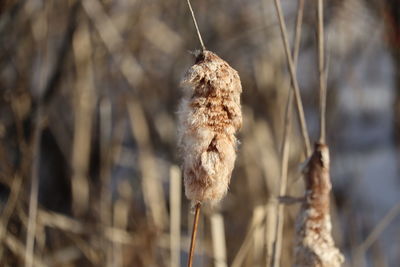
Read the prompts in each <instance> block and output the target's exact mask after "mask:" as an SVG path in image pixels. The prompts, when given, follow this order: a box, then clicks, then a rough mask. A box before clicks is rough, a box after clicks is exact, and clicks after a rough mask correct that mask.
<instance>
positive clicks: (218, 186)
mask: <svg viewBox="0 0 400 267" xmlns="http://www.w3.org/2000/svg"><path fill="white" fill-rule="evenodd" d="M182 87H183V89H184V97H183V99H182V101H181V104H180V107H179V113H178V114H179V124H180V127H179V147H180V149H181V153H182V157H183V175H184V184H185V193H186V196H187V198H189V199H191V200H193V201H195V202H203V201H209V202H213V203H215V202H218V201H219V200H221V199H222V198H223V197H224V195H225V194H226V192H227V190H228V186H229V182H230V179H231V175H232V170H233V167H234V163H235V159H236V147H237V139H236V137H235V133H236V132H237V130H238V129H239V128H240V127H241V125H242V112H241V107H240V94H241V92H242V86H241V82H240V77H239V75H238V73H237V71H236V70H234V69H233V68H232V67H231V66H229V64H228V63H227V62H225V61H224V60H222V59H221V58H219V57H218V56H217V55H216V54H214V53H212V52H210V51H202V52H200V53H199V55H198V56H197V58H196V63H195V64H194V65H193V66H192V67H191V68H190V69H189V70H188V71H187V73H186V74H185V76H184V78H183V80H182Z"/></svg>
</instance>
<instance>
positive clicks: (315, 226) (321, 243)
mask: <svg viewBox="0 0 400 267" xmlns="http://www.w3.org/2000/svg"><path fill="white" fill-rule="evenodd" d="M329 165H330V160H329V148H328V146H327V145H325V144H321V143H317V144H315V147H314V153H313V154H312V156H311V158H310V160H309V162H308V164H307V166H306V169H305V172H304V179H305V184H306V195H305V201H304V203H303V205H302V207H301V211H300V213H299V217H298V218H297V223H296V234H297V236H296V246H295V264H294V266H296V267H339V266H341V264H342V263H343V262H344V257H343V255H342V254H341V253H340V251H339V250H338V249H337V248H336V247H335V243H334V241H333V238H332V233H331V231H332V225H331V217H330V212H329V207H330V192H331V188H332V185H331V181H330V175H329Z"/></svg>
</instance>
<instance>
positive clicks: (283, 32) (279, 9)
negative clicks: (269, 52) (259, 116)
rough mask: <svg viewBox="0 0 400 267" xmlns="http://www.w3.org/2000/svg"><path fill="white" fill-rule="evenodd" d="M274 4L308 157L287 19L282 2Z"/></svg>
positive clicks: (306, 131) (278, 1) (309, 152)
mask: <svg viewBox="0 0 400 267" xmlns="http://www.w3.org/2000/svg"><path fill="white" fill-rule="evenodd" d="M274 3H275V8H276V13H277V15H278V19H279V26H280V30H281V35H282V41H283V45H284V48H285V55H286V60H287V63H288V67H289V73H290V78H291V83H292V87H293V91H294V96H295V100H296V106H297V115H298V117H299V121H300V127H301V134H302V136H303V139H304V146H305V149H306V152H307V153H306V154H307V156H309V155H310V154H311V145H310V137H309V135H308V130H307V124H306V118H305V115H304V108H303V103H302V100H301V95H300V88H299V84H298V82H297V74H296V69H295V65H294V61H293V57H292V54H291V52H290V47H289V40H288V34H287V30H286V23H285V19H284V17H283V12H282V6H281V1H280V0H274Z"/></svg>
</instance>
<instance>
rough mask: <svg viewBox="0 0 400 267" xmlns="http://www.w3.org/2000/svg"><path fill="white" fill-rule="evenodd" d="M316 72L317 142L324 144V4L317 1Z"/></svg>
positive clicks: (321, 0)
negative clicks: (318, 120) (317, 103)
mask: <svg viewBox="0 0 400 267" xmlns="http://www.w3.org/2000/svg"><path fill="white" fill-rule="evenodd" d="M317 17H318V31H317V37H318V38H317V39H318V71H319V90H320V93H319V109H320V110H319V112H320V137H319V142H320V143H325V142H326V78H325V75H326V73H325V51H324V3H323V0H318V7H317Z"/></svg>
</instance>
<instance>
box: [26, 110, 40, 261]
mask: <svg viewBox="0 0 400 267" xmlns="http://www.w3.org/2000/svg"><path fill="white" fill-rule="evenodd" d="M41 113H42V112H41V107H39V109H38V111H37V116H36V119H37V125H36V127H35V132H34V142H33V149H32V155H33V157H32V158H33V159H34V160H33V163H32V181H31V189H30V196H29V220H28V229H27V235H26V250H25V266H26V267H31V266H33V262H34V250H35V232H36V220H37V212H38V196H39V164H40V140H41V135H42V121H41V120H42V116H41Z"/></svg>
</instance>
